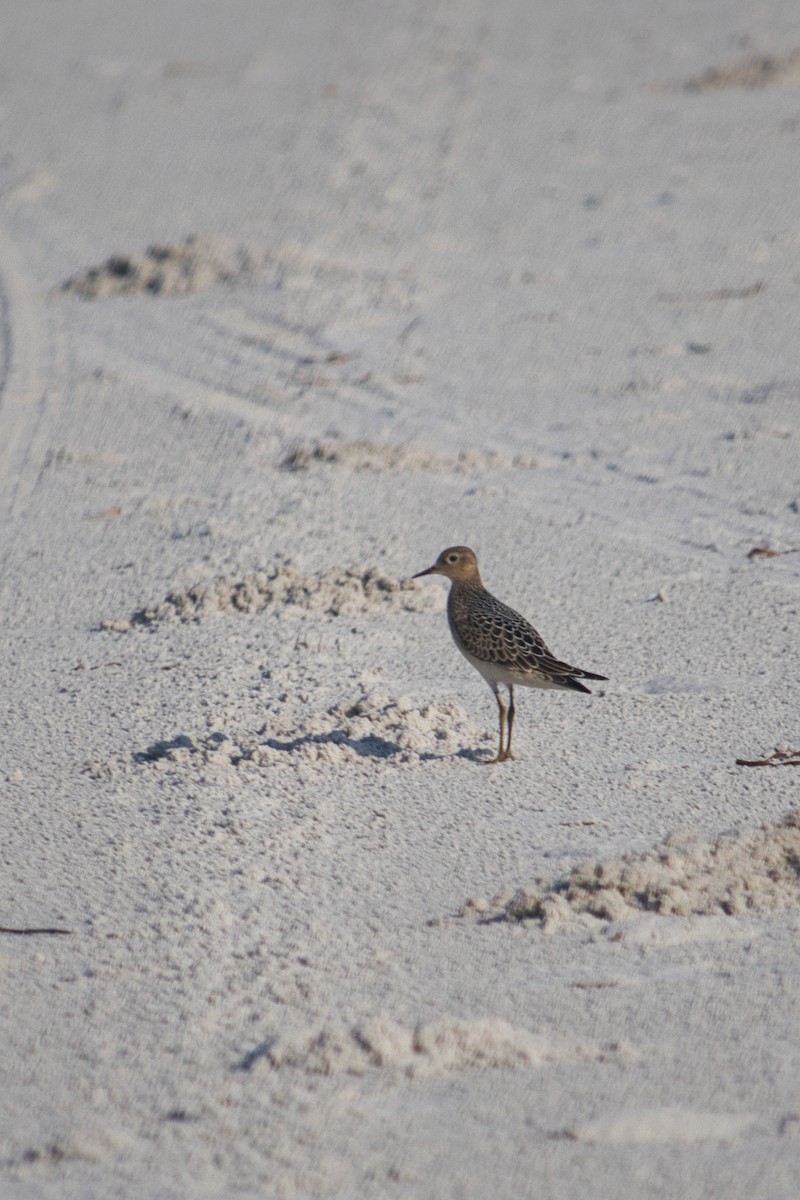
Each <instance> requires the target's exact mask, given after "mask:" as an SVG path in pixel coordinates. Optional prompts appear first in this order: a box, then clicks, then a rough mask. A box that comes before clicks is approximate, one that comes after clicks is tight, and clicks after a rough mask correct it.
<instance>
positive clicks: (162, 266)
mask: <svg viewBox="0 0 800 1200" xmlns="http://www.w3.org/2000/svg"><path fill="white" fill-rule="evenodd" d="M263 264H264V256H263V255H262V254H261V252H260V251H258V250H257V249H255V248H254V247H251V246H238V245H236V244H235V243H234V242H230V241H228V240H227V239H226V238H218V237H209V236H203V235H198V236H192V237H187V238H186V239H185V240H184V241H182V242H176V243H175V244H162V243H154V244H153V245H152V246H148V248H147V249H146V250H145V251H144V252H142V253H134V254H112V255H111V257H110V258H107V259H106V261H105V262H104V263H101V264H100V266H98V267H90V268H89V269H88V270H86V271H81V272H79V273H78V274H77V275H73V276H72V277H71V278H70V279H67V280H66V281H65V282H64V283H63V284H62V285H61V290H62V291H64V292H71V293H72V294H74V295H76V296H81V297H82V298H83V299H84V300H108V299H110V298H111V297H112V296H138V295H142V294H144V295H148V294H149V295H153V296H174V295H179V294H181V293H187V292H202V291H204V290H205V289H206V288H209V287H213V286H214V285H215V284H218V283H232V282H233V281H234V280H237V279H241V278H243V277H247V276H251V275H254V274H255V273H256V272H257V271H258V270H260V269H261V267H262V266H263Z"/></svg>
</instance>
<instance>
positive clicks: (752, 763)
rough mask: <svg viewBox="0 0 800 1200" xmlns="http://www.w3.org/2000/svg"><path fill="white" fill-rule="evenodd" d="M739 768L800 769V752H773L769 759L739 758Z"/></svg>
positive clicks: (737, 762)
mask: <svg viewBox="0 0 800 1200" xmlns="http://www.w3.org/2000/svg"><path fill="white" fill-rule="evenodd" d="M736 765H737V767H800V750H773V752H772V754H770V755H769V757H768V758H737V759H736Z"/></svg>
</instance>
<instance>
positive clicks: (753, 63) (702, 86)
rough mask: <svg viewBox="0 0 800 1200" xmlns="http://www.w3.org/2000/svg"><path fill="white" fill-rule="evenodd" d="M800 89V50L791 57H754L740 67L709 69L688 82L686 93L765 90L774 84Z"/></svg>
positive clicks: (739, 63)
mask: <svg viewBox="0 0 800 1200" xmlns="http://www.w3.org/2000/svg"><path fill="white" fill-rule="evenodd" d="M776 83H778V84H788V85H789V86H793V87H796V86H798V85H800V50H792V51H791V52H790V53H789V54H754V55H753V56H752V57H751V58H745V59H743V60H742V61H741V62H738V63H729V64H728V65H726V66H722V67H708V69H707V70H705V71H703V72H702V74H701V75H696V76H695V77H694V78H692V79H687V80H686V82H685V83H684V85H683V86H684V88H685V89H686V91H687V92H713V91H719V90H720V89H723V88H762V87H769V86H770V85H771V84H776Z"/></svg>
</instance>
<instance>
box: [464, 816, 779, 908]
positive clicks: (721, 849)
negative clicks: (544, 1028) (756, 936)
mask: <svg viewBox="0 0 800 1200" xmlns="http://www.w3.org/2000/svg"><path fill="white" fill-rule="evenodd" d="M797 905H800V810H797V809H795V810H792V811H791V812H789V813H787V814H786V816H785V817H783V819H782V820H780V821H778V822H776V823H772V824H765V825H762V826H761V828H760V829H752V830H745V831H744V832H741V833H736V832H731V833H723V834H721V835H720V836H719V837H718V838H716V839H715V840H714V841H712V842H705V841H701V840H700V839H698V838H692V837H686V836H678V835H672V836H671V837H669V838H667V839H666V840H665V841H664V842H663V843H662V844H661V845H660V846H656V847H655V848H654V849H652V850H649V851H647V852H645V853H643V854H622V855H620V856H619V857H618V858H612V859H609V860H608V861H607V862H589V863H583V864H582V865H580V866H578V867H575V869H574V870H572V871H571V872H570V873H569V875H568V876H567V877H566V878H565V879H560V880H557V881H556V882H555V883H551V884H550V885H549V886H545V887H543V888H542V887H524V888H520V889H519V890H518V891H517V892H515V893H514V895H513V896H511V897H510V898H508V897H507V896H498V897H497V898H496V899H495V900H494V901H492V902H486V901H483V900H471V901H468V902H467V904H466V905H465V907H464V910H463V915H467V914H470V913H472V914H475V913H478V914H480V915H481V916H482V917H483V918H484V919H488V920H492V919H494V920H498V919H499V920H507V921H523V920H528V919H531V920H536V921H541V922H542V924H543V926H544V927H545V928H546V929H550V928H554V927H557V926H558V925H559V924H562V923H564V922H567V921H570V920H572V919H573V918H574V917H575V916H576V915H577V914H579V913H588V914H590V915H591V916H593V917H599V918H601V919H602V920H606V921H621V920H625V919H626V918H630V917H633V916H635V915H637V914H638V913H642V912H650V913H659V914H662V915H665V916H682V917H686V916H694V915H714V914H716V915H719V914H725V915H728V916H741V915H743V914H752V913H770V912H777V911H779V910H780V909H783V908H790V907H794V906H797Z"/></svg>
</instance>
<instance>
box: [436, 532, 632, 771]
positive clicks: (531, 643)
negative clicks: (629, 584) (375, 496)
mask: <svg viewBox="0 0 800 1200" xmlns="http://www.w3.org/2000/svg"><path fill="white" fill-rule="evenodd" d="M423 575H444V576H445V577H446V578H447V579H449V580H450V592H449V595H448V597H447V620H448V622H449V625H450V632H451V633H452V635H453V640H454V641H455V644H456V645H457V646H458V648H459V650H460V651H461V653H462V654H463V655H464V657H465V658H466V660H467V662H469V663H471V664H472V666H473V667H475V669H476V670H477V671H480V673H481V675H482V676H483V678H484V679H485V680H486V682H487V683H488V684H489V687H490V688H491V689H492V692H493V693H494V698H495V700H496V701H497V707H498V709H499V716H500V741H499V745H498V748H497V754H496V755H495V756H494V758H490V759H484V760H483V761H484V762H485V763H486V764H487V765H488V764H490V763H501V762H506V761H507V760H508V759H513V758H514V755H513V754H512V753H511V735H512V733H513V730H514V716H515V712H516V710H515V708H514V688H515V687H516V686H518V685H519V686H520V687H535V688H558V689H561V690H564V691H573V692H585V693H587V694H589V695H591V692H590V691H589V688H587V687H585V686H584V685H583V684H582V683H581V680H582V679H595V680H606V679H607V678H608V676H606V675H595V674H594V672H593V671H583V670H581V669H580V668H579V667H570V666H569V665H568V664H567V663H565V662H559V660H558V659H557V658H556V657H555V656H554V655H553V654H551V652H550V651H549V650H548V648H547V646H546V645H545V643H544V641H543V640H542V638H541V637H540V635H539V634H538V633H537V632H536V630H535V629H534V628H533V626H532V625H531V624H529V622H528V621H526V620H525V618H524V617H523V616H522V615H521V614H520V613H518V612H517V611H516V610H515V609H513V608H510V607H509V606H508V605H507V604H504V603H503V602H502V600H498V599H497V597H496V596H493V595H492V594H491V592H488V591H487V590H486V588H485V587H484V586H483V581H482V580H481V575H480V571H479V570H478V559H477V556H476V555H475V552H474V550H470V548H469V546H449V547H448V549H447V550H443V551H442V553H441V554H440V555H439V557H438V558H437V559H436V562H435V563H434V564H433V566H432V567H427V568H426V569H425V570H424V571H418V572H417V573H416V575H414V576H413V578H414V579H420V578H421V577H422V576H423ZM500 684H505V686H506V687H507V688H508V699H509V703H508V706H507V707H506V705H505V704H504V703H503V697H502V696H501V694H500Z"/></svg>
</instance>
